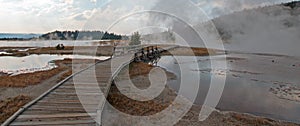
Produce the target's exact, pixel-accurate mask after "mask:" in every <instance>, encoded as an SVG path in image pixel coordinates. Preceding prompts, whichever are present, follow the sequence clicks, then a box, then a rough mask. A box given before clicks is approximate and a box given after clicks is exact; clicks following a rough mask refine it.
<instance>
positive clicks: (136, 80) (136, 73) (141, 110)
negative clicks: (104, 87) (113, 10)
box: [108, 63, 298, 126]
mask: <svg viewBox="0 0 300 126" xmlns="http://www.w3.org/2000/svg"><path fill="white" fill-rule="evenodd" d="M130 66H134V67H128V68H127V69H123V70H122V71H121V72H120V74H119V75H118V77H117V78H116V79H115V83H120V84H122V83H121V82H122V81H123V80H124V79H128V78H126V77H125V76H126V74H128V73H129V74H130V75H129V76H130V80H131V81H132V83H133V84H134V85H135V86H136V87H138V88H139V89H147V88H149V85H150V81H149V78H148V75H149V73H150V72H151V70H153V69H155V68H157V67H155V66H149V65H148V64H144V63H132V64H130ZM128 69H129V70H128ZM162 70H164V72H165V73H167V74H166V75H167V80H168V81H171V80H172V79H176V75H174V74H173V73H170V72H168V71H166V70H165V69H162ZM124 75H125V76H124ZM124 89H126V88H124ZM120 90H123V88H121V89H119V86H118V87H117V86H116V84H114V85H112V88H111V90H110V92H109V95H108V101H109V102H110V104H111V105H112V106H113V107H114V108H116V109H117V110H119V111H121V112H123V113H126V114H129V115H135V116H149V115H153V114H156V113H158V112H161V111H162V110H164V109H166V108H167V107H168V106H169V105H171V104H172V102H173V101H174V99H175V98H176V97H181V96H178V95H177V94H176V92H175V91H174V90H173V89H171V88H170V87H169V86H166V87H165V88H164V90H163V91H162V93H161V94H160V95H159V96H158V97H156V98H155V99H153V100H150V101H144V102H141V101H137V100H133V99H131V98H128V97H127V96H125V95H124V94H122V93H121V91H120ZM129 90H130V89H129ZM133 96H134V95H133ZM136 97H138V96H136ZM200 110H201V106H198V105H193V106H192V108H191V109H190V110H189V112H188V113H187V114H186V115H185V116H184V117H183V118H182V119H181V120H180V121H179V122H178V123H177V124H176V125H178V126H182V125H188V126H190V125H216V126H218V125H226V126H236V125H245V126H253V125H270V126H297V125H298V124H293V123H288V122H282V121H277V120H273V119H269V118H264V117H258V116H254V115H250V114H243V113H237V112H226V111H218V110H216V111H214V112H213V113H212V114H211V115H210V116H209V118H208V119H206V120H205V121H203V122H200V121H198V116H199V112H200ZM119 117H120V119H117V120H119V122H120V123H122V122H126V119H125V118H122V116H119ZM127 121H128V120H127ZM127 123H128V122H127ZM127 123H126V124H127Z"/></svg>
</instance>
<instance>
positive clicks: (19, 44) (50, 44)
mask: <svg viewBox="0 0 300 126" xmlns="http://www.w3.org/2000/svg"><path fill="white" fill-rule="evenodd" d="M58 44H64V46H105V45H109V44H110V43H108V42H107V40H76V41H74V40H73V41H71V40H49V41H47V40H45V41H0V47H55V46H56V45H58Z"/></svg>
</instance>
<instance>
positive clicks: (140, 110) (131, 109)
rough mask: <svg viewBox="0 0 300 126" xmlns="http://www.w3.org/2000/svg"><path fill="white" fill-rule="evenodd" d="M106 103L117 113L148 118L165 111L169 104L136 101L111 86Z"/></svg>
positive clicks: (156, 101) (153, 101) (154, 101)
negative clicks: (117, 111) (116, 110)
mask: <svg viewBox="0 0 300 126" xmlns="http://www.w3.org/2000/svg"><path fill="white" fill-rule="evenodd" d="M107 100H108V102H109V103H110V104H111V105H112V106H114V107H115V108H116V109H118V110H119V111H122V112H124V113H127V114H130V115H134V116H149V115H153V114H156V113H159V112H161V111H162V110H164V109H166V108H167V107H168V106H169V105H170V104H171V102H170V103H166V102H165V103H164V104H162V103H161V102H159V101H158V100H156V99H154V100H150V101H136V100H133V99H130V98H128V97H127V96H125V95H123V94H122V93H120V91H119V90H118V88H117V87H116V86H115V85H112V87H111V89H110V93H109V94H108V97H107Z"/></svg>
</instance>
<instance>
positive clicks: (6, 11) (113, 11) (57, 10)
mask: <svg viewBox="0 0 300 126" xmlns="http://www.w3.org/2000/svg"><path fill="white" fill-rule="evenodd" d="M150 1H151V2H150ZM162 1H164V0H0V20H1V23H0V32H1V33H45V32H49V31H54V30H82V29H93V30H106V29H107V28H108V27H109V26H110V25H111V24H112V23H113V22H115V21H116V20H118V19H119V18H121V17H123V16H125V15H128V14H130V13H134V12H139V11H143V10H151V9H152V8H155V7H156V6H158V4H161V5H159V7H166V8H169V9H172V8H174V9H176V8H180V4H179V5H178V4H176V0H172V1H174V2H171V3H170V2H169V3H168V2H162ZM186 1H187V2H192V3H193V4H195V6H197V7H199V8H201V9H203V11H204V12H205V13H206V14H207V15H208V16H209V18H213V17H217V16H220V15H224V14H228V13H231V12H233V11H240V10H242V9H250V8H254V7H257V6H264V5H272V4H275V3H281V2H288V1H291V0H191V1H188V0H186ZM181 10H182V11H184V10H185V9H181ZM192 16H197V15H196V14H195V15H192ZM95 17H97V18H95ZM132 18H134V17H132ZM91 19H94V20H93V21H91ZM93 23H98V25H93ZM135 23H137V22H132V24H131V25H124V26H120V27H118V28H114V29H113V30H114V31H113V32H117V33H125V32H126V29H128V28H130V27H131V26H133V25H135Z"/></svg>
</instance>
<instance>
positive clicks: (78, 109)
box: [3, 48, 170, 126]
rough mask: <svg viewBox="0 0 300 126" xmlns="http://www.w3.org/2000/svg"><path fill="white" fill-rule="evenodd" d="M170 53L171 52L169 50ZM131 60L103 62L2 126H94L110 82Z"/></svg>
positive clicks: (129, 58) (115, 59) (50, 93)
mask: <svg viewBox="0 0 300 126" xmlns="http://www.w3.org/2000/svg"><path fill="white" fill-rule="evenodd" d="M168 49H170V48H168ZM133 59H134V57H133V55H131V54H128V55H123V56H120V57H116V58H112V59H110V60H106V61H102V62H99V63H96V64H94V65H92V66H91V67H89V68H87V69H85V70H82V71H80V72H78V73H76V74H74V75H73V76H70V77H69V78H67V79H65V80H63V81H62V82H60V83H59V84H57V85H56V86H55V87H53V88H52V89H50V90H49V91H48V92H46V93H44V94H43V95H41V96H40V97H38V98H37V99H36V100H34V101H32V102H31V103H29V104H27V105H26V106H24V107H23V108H21V109H20V110H19V111H18V112H16V113H15V114H14V115H13V116H12V117H11V118H9V119H8V120H7V121H6V122H5V123H4V124H3V125H12V126H34V125H97V122H98V123H101V115H102V109H103V107H104V104H105V102H106V96H107V94H108V91H109V89H110V86H111V82H112V79H113V78H114V76H115V75H116V74H117V73H118V72H119V70H121V68H122V67H124V66H125V65H128V64H129V63H130V62H131V61H132V60H133Z"/></svg>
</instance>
